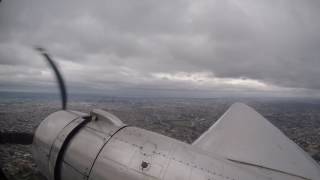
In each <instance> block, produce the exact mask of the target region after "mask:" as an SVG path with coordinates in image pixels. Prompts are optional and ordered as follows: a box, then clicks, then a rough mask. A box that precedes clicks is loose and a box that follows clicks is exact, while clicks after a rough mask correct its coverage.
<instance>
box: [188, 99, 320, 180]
mask: <svg viewBox="0 0 320 180" xmlns="http://www.w3.org/2000/svg"><path fill="white" fill-rule="evenodd" d="M193 145H194V146H196V147H198V148H200V149H202V150H204V151H207V152H209V153H212V154H218V155H220V156H223V157H225V158H227V159H230V160H233V161H236V162H240V163H245V164H250V165H253V166H257V167H262V168H266V169H272V170H276V171H279V172H284V173H287V174H291V175H296V176H298V177H303V178H306V179H313V180H315V179H320V168H319V166H318V164H317V163H316V162H315V161H314V160H313V159H312V158H311V157H310V156H309V155H308V154H307V153H306V152H304V151H303V150H302V149H301V148H300V147H299V146H298V145H296V144H295V143H294V142H293V141H291V140H290V139H289V138H287V137H286V136H285V135H284V134H283V133H282V132H281V131H280V130H279V129H277V128H276V127H275V126H273V125H272V124H271V123H270V122H269V121H267V120H266V119H265V118H264V117H262V116H261V115H260V114H259V113H257V112H256V111H255V110H253V109H252V108H250V107H248V106H247V105H245V104H242V103H235V104H233V105H232V106H231V107H230V108H229V110H228V111H227V112H226V113H225V114H224V115H223V116H222V117H221V118H220V119H219V120H218V121H217V122H216V123H215V124H214V125H212V127H210V128H209V129H208V130H207V131H206V132H205V133H204V134H202V135H201V136H200V137H199V138H198V139H197V140H196V141H195V142H194V143H193Z"/></svg>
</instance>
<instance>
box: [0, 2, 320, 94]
mask: <svg viewBox="0 0 320 180" xmlns="http://www.w3.org/2000/svg"><path fill="white" fill-rule="evenodd" d="M319 18H320V2H318V1H311V0H304V1H301V0H259V1H257V0H244V1H237V0H204V1H191V0H162V1H158V0H92V1H83V0H65V1H49V0H24V1H21V0H4V1H3V2H2V3H1V4H0V75H1V77H0V89H1V90H24V89H25V90H34V89H37V90H48V89H52V87H53V86H54V83H53V78H52V76H51V72H50V70H49V69H47V67H46V64H45V63H44V62H43V61H42V59H41V57H39V55H38V54H37V53H36V52H34V51H33V50H32V48H33V46H34V45H43V46H45V47H46V48H47V49H48V50H50V52H52V54H53V55H54V57H55V58H56V59H57V60H58V61H59V65H60V66H61V67H62V70H63V74H64V75H65V76H66V79H67V81H68V84H69V86H70V87H71V89H72V91H90V92H105V93H111V94H117V93H120V94H121V95H124V94H125V95H126V94H127V95H130V93H131V94H133V95H144V94H150V95H159V94H161V95H170V96H176V95H179V94H184V95H185V96H189V95H195V96H197V95H199V94H201V95H202V96H213V95H217V94H218V95H219V94H230V93H233V94H237V93H238V94H250V93H251V94H269V95H270V94H271V95H275V94H276V95H288V94H289V95H294V96H295V95H297V96H298V95H318V94H319V89H320V79H319V78H318V77H320V70H319V68H320V33H319V32H320V21H319Z"/></svg>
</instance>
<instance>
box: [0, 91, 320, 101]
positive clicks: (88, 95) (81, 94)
mask: <svg viewBox="0 0 320 180" xmlns="http://www.w3.org/2000/svg"><path fill="white" fill-rule="evenodd" d="M5 94H10V98H15V97H14V96H12V95H40V96H39V97H42V96H41V95H50V97H51V98H57V100H59V101H60V93H59V92H57V91H56V92H55V91H25V90H15V91H7V90H0V98H2V97H4V95H5ZM68 97H69V99H70V98H71V99H77V98H79V97H81V98H92V97H96V98H151V99H152V98H154V99H162V98H163V99H166V98H174V99H278V100H281V99H293V100H294V99H307V100H313V99H314V100H320V97H318V96H316V97H312V96H272V95H269V96H268V95H254V96H253V95H241V94H238V95H237V94H233V95H216V96H207V97H202V96H168V95H158V96H156V95H149V96H142V95H140V96H139V95H130V94H127V95H124V94H108V93H95V92H71V93H68ZM5 98H8V97H5Z"/></svg>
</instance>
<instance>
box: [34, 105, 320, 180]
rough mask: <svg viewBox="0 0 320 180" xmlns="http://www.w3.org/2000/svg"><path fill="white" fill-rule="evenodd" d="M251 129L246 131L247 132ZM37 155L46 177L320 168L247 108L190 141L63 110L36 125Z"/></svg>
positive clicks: (233, 177)
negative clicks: (190, 142) (191, 142)
mask: <svg viewBox="0 0 320 180" xmlns="http://www.w3.org/2000/svg"><path fill="white" fill-rule="evenodd" d="M248 127H249V128H248ZM33 151H34V158H35V160H36V163H37V165H38V166H39V168H40V170H41V172H42V173H43V174H44V175H46V176H47V178H48V179H49V180H71V179H74V180H87V179H88V180H147V179H148V180H160V179H161V180H177V179H179V180H194V179H197V180H242V179H243V180H270V179H273V180H305V179H310V180H317V179H319V177H320V168H319V166H318V165H317V163H316V162H314V161H313V160H312V159H311V158H310V157H309V156H308V155H307V154H306V153H305V152H303V151H302V150H301V149H300V148H299V147H298V146H297V145H296V144H295V143H294V142H292V141H291V140H289V139H288V138H287V137H286V136H285V135H284V134H283V133H281V131H280V130H278V129H277V128H276V127H274V126H273V125H272V124H271V123H269V122H268V121H267V120H266V119H264V118H263V117H262V116H261V115H260V114H258V113H257V112H255V111H254V110H253V109H252V108H250V107H248V106H246V105H244V104H240V103H237V104H234V105H232V107H231V108H230V109H229V110H228V111H227V112H226V113H225V114H224V115H223V116H222V117H221V118H220V119H219V120H218V121H217V122H216V123H215V124H214V125H213V126H212V127H211V128H209V129H208V130H207V131H206V132H205V133H204V134H203V135H201V136H200V137H199V138H198V139H197V140H196V141H195V142H194V143H193V144H187V143H184V142H181V141H178V140H175V139H172V138H170V137H166V136H164V135H161V134H157V133H154V132H151V131H147V130H144V129H141V128H137V127H131V126H126V125H125V124H123V123H122V121H121V120H120V119H118V118H117V117H115V116H114V115H112V114H110V113H108V112H105V111H103V110H98V109H97V110H93V111H92V112H91V113H90V115H88V114H84V113H81V112H76V111H58V112H56V113H53V114H51V115H50V116H48V117H47V118H46V119H45V120H44V121H43V122H41V124H40V125H39V127H38V128H37V130H36V132H35V136H34V142H33Z"/></svg>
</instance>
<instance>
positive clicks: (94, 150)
mask: <svg viewBox="0 0 320 180" xmlns="http://www.w3.org/2000/svg"><path fill="white" fill-rule="evenodd" d="M109 138H110V136H109V135H105V134H102V133H100V132H98V131H95V130H94V129H91V128H86V127H84V128H82V129H81V130H80V131H79V132H78V133H77V134H76V135H75V136H74V137H73V139H72V141H70V143H69V144H68V145H67V147H66V151H65V153H64V156H63V160H64V161H65V162H67V163H68V164H69V165H71V166H72V167H73V168H75V169H77V170H78V171H79V172H81V173H82V174H84V175H87V176H88V175H89V172H90V169H91V167H92V165H93V163H94V160H95V158H96V157H97V155H98V153H99V151H100V149H101V148H102V147H103V145H104V144H105V142H106V141H107V140H108V139H109Z"/></svg>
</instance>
